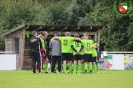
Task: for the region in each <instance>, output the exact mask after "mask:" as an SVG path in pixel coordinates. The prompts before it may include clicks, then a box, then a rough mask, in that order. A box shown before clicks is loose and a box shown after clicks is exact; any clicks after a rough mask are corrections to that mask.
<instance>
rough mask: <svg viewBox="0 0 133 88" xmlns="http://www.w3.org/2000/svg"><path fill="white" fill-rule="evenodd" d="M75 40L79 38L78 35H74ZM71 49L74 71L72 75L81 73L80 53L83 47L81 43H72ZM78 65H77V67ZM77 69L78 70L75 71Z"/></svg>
mask: <svg viewBox="0 0 133 88" xmlns="http://www.w3.org/2000/svg"><path fill="white" fill-rule="evenodd" d="M74 37H75V38H79V34H75V35H74ZM71 48H72V50H73V59H74V70H73V73H74V74H76V73H81V59H82V51H83V48H84V47H83V45H82V43H81V41H77V40H75V41H73V43H72V45H71ZM77 63H78V65H77ZM77 68H78V69H77Z"/></svg>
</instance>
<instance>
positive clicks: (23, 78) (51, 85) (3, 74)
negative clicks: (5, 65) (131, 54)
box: [0, 71, 133, 88]
mask: <svg viewBox="0 0 133 88" xmlns="http://www.w3.org/2000/svg"><path fill="white" fill-rule="evenodd" d="M0 88H133V71H100V73H99V74H51V73H49V74H32V72H31V71H0Z"/></svg>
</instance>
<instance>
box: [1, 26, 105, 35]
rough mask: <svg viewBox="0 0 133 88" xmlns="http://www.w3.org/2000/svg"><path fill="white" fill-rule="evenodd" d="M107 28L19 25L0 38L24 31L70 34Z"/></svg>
mask: <svg viewBox="0 0 133 88" xmlns="http://www.w3.org/2000/svg"><path fill="white" fill-rule="evenodd" d="M104 28H107V26H78V25H68V26H61V25H58V26H54V25H25V24H24V25H20V26H18V27H16V28H13V29H10V30H9V31H7V32H5V33H4V34H3V35H2V36H6V35H8V34H10V33H13V32H15V31H17V30H21V29H26V30H28V31H33V30H37V31H48V32H49V31H60V32H63V31H64V32H65V31H70V32H97V31H98V30H102V29H104Z"/></svg>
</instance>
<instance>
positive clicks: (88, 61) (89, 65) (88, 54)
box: [82, 32, 93, 72]
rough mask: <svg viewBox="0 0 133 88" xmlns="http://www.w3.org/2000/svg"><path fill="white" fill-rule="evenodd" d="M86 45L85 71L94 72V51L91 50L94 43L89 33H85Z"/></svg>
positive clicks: (84, 40)
mask: <svg viewBox="0 0 133 88" xmlns="http://www.w3.org/2000/svg"><path fill="white" fill-rule="evenodd" d="M82 43H83V45H84V56H83V58H84V70H85V71H87V72H90V71H92V51H91V48H92V47H93V46H92V43H93V41H92V40H90V39H89V35H88V33H87V32H85V33H84V39H83V40H82Z"/></svg>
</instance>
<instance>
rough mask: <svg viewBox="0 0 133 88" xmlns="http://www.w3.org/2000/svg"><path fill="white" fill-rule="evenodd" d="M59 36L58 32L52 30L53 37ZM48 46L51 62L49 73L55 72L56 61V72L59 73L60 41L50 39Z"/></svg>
mask: <svg viewBox="0 0 133 88" xmlns="http://www.w3.org/2000/svg"><path fill="white" fill-rule="evenodd" d="M56 36H57V37H58V36H60V34H59V33H58V32H54V37H56ZM49 48H50V50H51V56H52V59H51V62H52V67H51V73H55V72H56V71H55V70H56V69H55V67H56V66H55V64H56V62H57V63H58V72H60V73H61V42H60V41H59V40H55V39H51V41H50V44H49Z"/></svg>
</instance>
